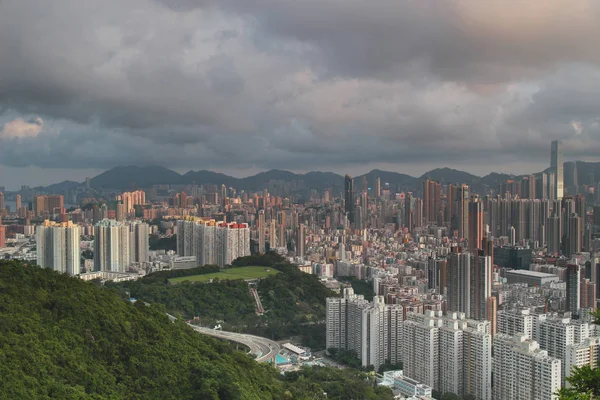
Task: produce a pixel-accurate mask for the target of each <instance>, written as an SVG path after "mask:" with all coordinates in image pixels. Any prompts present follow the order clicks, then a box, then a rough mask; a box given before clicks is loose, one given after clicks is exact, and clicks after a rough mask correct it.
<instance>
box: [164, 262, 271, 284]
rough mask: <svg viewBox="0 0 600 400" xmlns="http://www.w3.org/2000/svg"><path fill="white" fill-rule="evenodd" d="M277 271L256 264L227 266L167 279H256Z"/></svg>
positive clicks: (182, 280) (175, 281)
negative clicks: (209, 271)
mask: <svg viewBox="0 0 600 400" xmlns="http://www.w3.org/2000/svg"><path fill="white" fill-rule="evenodd" d="M278 272H279V271H277V270H276V269H273V268H267V267H258V266H250V267H238V268H228V269H224V270H223V271H221V272H214V273H212V274H204V275H192V276H182V277H180V278H172V279H169V282H171V283H179V282H184V281H189V282H207V281H209V280H211V279H215V278H219V279H256V278H265V277H267V276H269V275H275V274H277V273H278Z"/></svg>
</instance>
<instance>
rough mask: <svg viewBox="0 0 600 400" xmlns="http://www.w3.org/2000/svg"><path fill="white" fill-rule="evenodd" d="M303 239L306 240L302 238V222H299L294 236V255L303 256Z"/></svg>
mask: <svg viewBox="0 0 600 400" xmlns="http://www.w3.org/2000/svg"><path fill="white" fill-rule="evenodd" d="M305 241H306V240H305V238H304V224H300V225H299V226H298V232H297V236H296V256H298V257H304V245H305Z"/></svg>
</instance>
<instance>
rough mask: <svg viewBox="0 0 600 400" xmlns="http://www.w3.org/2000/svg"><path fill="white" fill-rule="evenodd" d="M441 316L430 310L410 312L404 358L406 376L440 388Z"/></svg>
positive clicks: (406, 325) (403, 346)
mask: <svg viewBox="0 0 600 400" xmlns="http://www.w3.org/2000/svg"><path fill="white" fill-rule="evenodd" d="M441 326H442V320H441V318H440V317H439V316H438V315H437V314H435V313H433V312H428V313H426V314H425V315H423V314H415V313H408V314H407V320H406V321H405V322H404V328H403V341H402V359H403V370H404V373H405V374H406V376H408V377H410V378H412V379H414V380H416V381H418V382H421V383H423V384H425V385H428V386H431V387H432V388H434V389H436V390H437V388H439V387H440V386H439V364H440V357H439V351H440V345H439V329H440V327H441Z"/></svg>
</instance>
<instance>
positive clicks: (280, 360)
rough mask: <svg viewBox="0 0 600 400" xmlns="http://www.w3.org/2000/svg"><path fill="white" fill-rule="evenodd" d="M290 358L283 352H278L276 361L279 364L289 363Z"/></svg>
mask: <svg viewBox="0 0 600 400" xmlns="http://www.w3.org/2000/svg"><path fill="white" fill-rule="evenodd" d="M289 362H290V360H289V359H287V358H286V357H284V356H282V355H281V354H277V356H275V363H276V364H277V365H279V364H289Z"/></svg>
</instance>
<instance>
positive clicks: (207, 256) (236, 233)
mask: <svg viewBox="0 0 600 400" xmlns="http://www.w3.org/2000/svg"><path fill="white" fill-rule="evenodd" d="M177 254H178V255H180V256H184V257H189V256H195V257H196V260H198V261H197V262H198V265H207V264H211V265H215V264H216V265H219V266H221V267H223V266H225V265H227V264H231V262H232V261H233V260H235V259H236V258H238V257H245V256H249V255H250V229H249V228H248V225H247V224H236V223H225V222H219V223H217V222H216V221H215V220H212V219H211V220H207V219H201V218H190V219H186V220H179V221H177Z"/></svg>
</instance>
